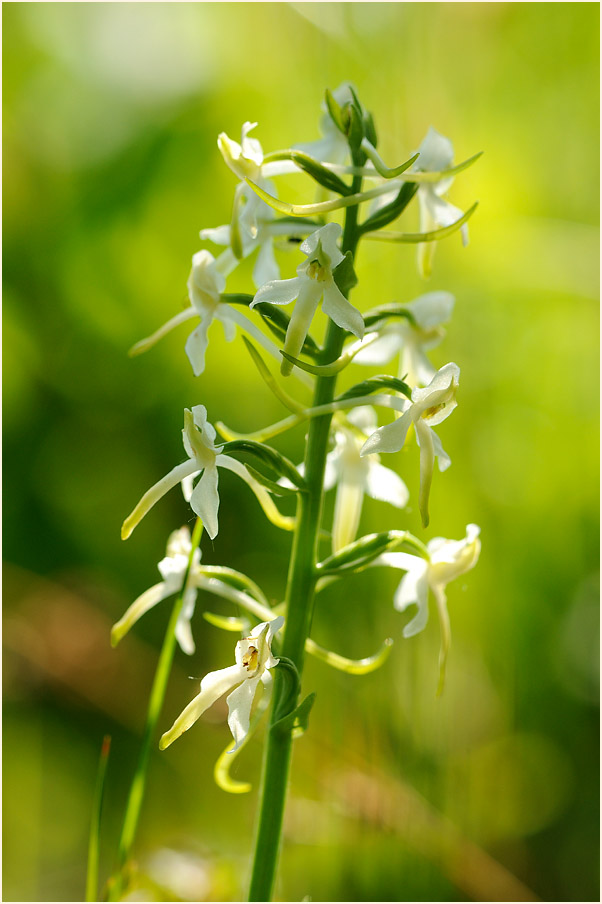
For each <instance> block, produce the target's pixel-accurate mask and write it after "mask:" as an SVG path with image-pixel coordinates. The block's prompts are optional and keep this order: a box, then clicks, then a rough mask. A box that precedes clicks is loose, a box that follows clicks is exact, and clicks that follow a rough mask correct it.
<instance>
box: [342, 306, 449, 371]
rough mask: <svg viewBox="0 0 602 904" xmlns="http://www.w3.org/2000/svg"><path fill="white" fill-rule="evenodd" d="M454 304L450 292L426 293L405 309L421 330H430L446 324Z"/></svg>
mask: <svg viewBox="0 0 602 904" xmlns="http://www.w3.org/2000/svg"><path fill="white" fill-rule="evenodd" d="M454 304H455V298H454V296H453V295H452V294H451V293H450V292H427V293H426V294H425V295H420V296H419V297H418V298H415V299H414V300H413V301H410V302H409V303H408V304H407V305H406V307H407V308H408V309H409V310H410V311H411V312H412V315H413V316H414V319H415V320H416V323H417V324H418V326H419V327H420V328H421V329H423V330H431V329H433V327H436V326H440V324H442V323H447V321H448V320H449V319H450V317H451V315H452V312H453V309H454ZM356 360H357V359H356Z"/></svg>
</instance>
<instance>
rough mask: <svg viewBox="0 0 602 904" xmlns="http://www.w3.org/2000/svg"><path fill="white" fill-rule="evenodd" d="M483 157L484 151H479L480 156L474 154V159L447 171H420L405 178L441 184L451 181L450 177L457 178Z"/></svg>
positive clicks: (464, 161)
mask: <svg viewBox="0 0 602 904" xmlns="http://www.w3.org/2000/svg"><path fill="white" fill-rule="evenodd" d="M482 155H483V151H479V152H478V154H473V156H472V157H469V158H468V159H467V160H463V161H462V163H457V164H456V165H455V166H450V167H448V168H447V169H444V170H439V171H438V172H434V171H430V172H429V171H428V170H419V171H418V172H415V173H407V174H406V176H405V178H406V179H407V180H408V181H412V182H420V183H422V184H424V183H427V184H428V183H431V184H432V183H434V182H441V180H442V179H449V177H450V176H457V175H458V173H461V172H463V171H464V170H465V169H468V167H469V166H472V165H473V163H476V162H477V160H478V159H479V157H482ZM418 164H419V165H420V160H419V161H418Z"/></svg>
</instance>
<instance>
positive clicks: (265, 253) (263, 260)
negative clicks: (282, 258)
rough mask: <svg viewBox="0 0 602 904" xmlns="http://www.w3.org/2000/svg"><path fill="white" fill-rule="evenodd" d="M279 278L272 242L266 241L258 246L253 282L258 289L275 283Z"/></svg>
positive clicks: (269, 239) (270, 240)
mask: <svg viewBox="0 0 602 904" xmlns="http://www.w3.org/2000/svg"><path fill="white" fill-rule="evenodd" d="M279 277H280V268H279V266H278V264H277V263H276V258H275V257H274V241H273V239H271V238H268V239H266V240H265V241H264V242H262V243H261V244H260V246H259V253H258V255H257V258H256V260H255V266H254V267H253V282H254V283H255V285H256V286H257V288H258V289H259V288H260V286H263V285H265V283H268V282H275V281H276V280H278V279H279Z"/></svg>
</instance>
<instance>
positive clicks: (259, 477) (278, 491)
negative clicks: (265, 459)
mask: <svg viewBox="0 0 602 904" xmlns="http://www.w3.org/2000/svg"><path fill="white" fill-rule="evenodd" d="M245 468H246V469H247V471H248V472H249V474H250V475H251V477H254V478H255V480H256V481H257V482H258V483H260V484H261V485H262V486H264V487H265V488H266V490H269V492H270V493H271V494H272V495H273V496H296V495H297V493H299V492H300V490H299V489H298V488H297V489H292V488H291V487H283V486H282V485H281V484H279V483H276V482H275V481H273V480H270V478H269V477H266V476H265V475H264V474H262V473H261V472H260V471H256V470H255V468H252V467H251V465H248V464H247V465H245Z"/></svg>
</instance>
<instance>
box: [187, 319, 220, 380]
mask: <svg viewBox="0 0 602 904" xmlns="http://www.w3.org/2000/svg"><path fill="white" fill-rule="evenodd" d="M212 320H213V318H212V317H208V316H206V317H203V319H202V320H201V322H200V323H199V325H198V326H197V327H196V329H194V330H193V331H192V333H191V334H190V336H189V337H188V339H187V340H186V345H185V347H184V350H185V352H186V354H187V356H188V360H189V361H190V363H191V365H192V370H193V371H194V375H195V377H199V376H200V375H201V374H202V373H203V371H204V370H205V352H206V351H207V346H208V345H209V340H208V337H207V330H208V329H209V326H210V325H211V322H212Z"/></svg>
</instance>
